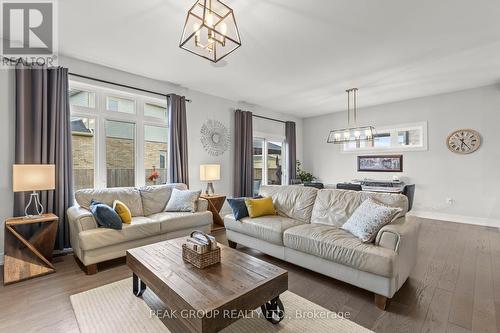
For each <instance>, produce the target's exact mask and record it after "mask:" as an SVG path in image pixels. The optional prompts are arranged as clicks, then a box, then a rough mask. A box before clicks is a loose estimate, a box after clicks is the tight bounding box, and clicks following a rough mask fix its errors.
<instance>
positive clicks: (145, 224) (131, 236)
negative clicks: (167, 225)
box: [78, 217, 160, 250]
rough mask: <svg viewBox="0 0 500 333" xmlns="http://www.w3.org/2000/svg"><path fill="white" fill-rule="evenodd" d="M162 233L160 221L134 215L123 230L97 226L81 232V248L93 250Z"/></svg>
mask: <svg viewBox="0 0 500 333" xmlns="http://www.w3.org/2000/svg"><path fill="white" fill-rule="evenodd" d="M159 233H160V223H158V222H155V221H153V220H152V219H150V218H147V217H133V218H132V223H130V224H123V228H122V229H121V230H113V229H105V228H97V229H91V230H86V231H82V232H80V234H79V235H78V237H79V238H80V248H81V249H82V250H93V249H98V248H101V247H105V246H110V245H115V244H120V243H124V242H128V241H131V240H136V239H141V238H146V237H150V236H154V235H158V234H159Z"/></svg>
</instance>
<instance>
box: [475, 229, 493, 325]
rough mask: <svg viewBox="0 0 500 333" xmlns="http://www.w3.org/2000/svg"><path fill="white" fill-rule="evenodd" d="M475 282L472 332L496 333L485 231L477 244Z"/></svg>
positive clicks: (488, 244) (488, 249) (489, 259)
mask: <svg viewBox="0 0 500 333" xmlns="http://www.w3.org/2000/svg"><path fill="white" fill-rule="evenodd" d="M477 251H478V255H477V259H476V282H475V287H474V309H473V314H472V331H473V332H491V333H493V332H496V331H497V327H496V318H495V300H494V299H493V297H492V296H493V274H492V269H491V250H490V237H489V234H488V230H487V229H483V230H481V231H480V237H479V240H478V243H477Z"/></svg>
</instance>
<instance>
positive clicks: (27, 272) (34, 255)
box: [3, 214, 59, 285]
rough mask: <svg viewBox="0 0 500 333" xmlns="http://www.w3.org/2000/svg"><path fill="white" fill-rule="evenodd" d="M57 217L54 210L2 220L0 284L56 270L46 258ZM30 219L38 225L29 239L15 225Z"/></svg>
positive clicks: (51, 245) (29, 222)
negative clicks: (2, 244)
mask: <svg viewBox="0 0 500 333" xmlns="http://www.w3.org/2000/svg"><path fill="white" fill-rule="evenodd" d="M58 221H59V218H58V217H57V216H56V215H54V214H43V215H42V216H41V217H36V218H27V217H24V216H23V217H14V218H9V219H7V220H5V250H4V252H5V255H4V268H3V283H4V285H5V284H10V283H14V282H19V281H23V280H27V279H31V278H34V277H37V276H41V275H46V274H50V273H54V272H55V271H56V268H55V267H54V265H53V264H52V263H51V262H50V261H51V260H52V252H53V250H54V243H55V241H56V234H57V225H58ZM33 223H40V227H39V228H38V230H37V231H36V232H35V233H34V234H33V236H31V237H30V238H29V239H26V238H24V237H23V236H22V235H21V234H20V233H19V232H18V231H17V230H16V226H20V225H27V224H33Z"/></svg>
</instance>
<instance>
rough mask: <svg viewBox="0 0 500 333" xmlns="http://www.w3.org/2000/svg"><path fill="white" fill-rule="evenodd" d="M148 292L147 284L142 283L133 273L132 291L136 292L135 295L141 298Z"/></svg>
mask: <svg viewBox="0 0 500 333" xmlns="http://www.w3.org/2000/svg"><path fill="white" fill-rule="evenodd" d="M145 290H146V284H145V283H144V282H142V280H141V279H139V277H138V276H137V275H136V274H135V273H133V275H132V291H133V292H134V295H135V296H137V297H141V296H142V294H144V291H145Z"/></svg>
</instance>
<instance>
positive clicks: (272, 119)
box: [252, 114, 286, 124]
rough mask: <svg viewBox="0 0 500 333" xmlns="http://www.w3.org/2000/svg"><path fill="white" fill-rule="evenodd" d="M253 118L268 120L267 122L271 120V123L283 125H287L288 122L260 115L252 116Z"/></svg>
mask: <svg viewBox="0 0 500 333" xmlns="http://www.w3.org/2000/svg"><path fill="white" fill-rule="evenodd" d="M252 117H256V118H261V119H266V120H270V121H277V122H278V123H283V124H286V121H283V120H279V119H274V118H268V117H264V116H258V115H256V114H252Z"/></svg>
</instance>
